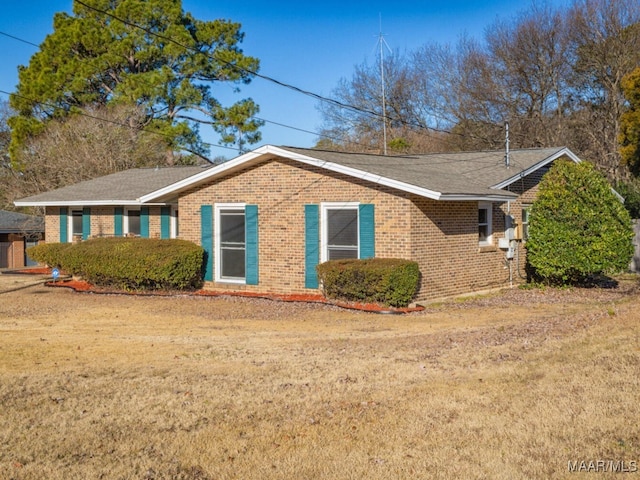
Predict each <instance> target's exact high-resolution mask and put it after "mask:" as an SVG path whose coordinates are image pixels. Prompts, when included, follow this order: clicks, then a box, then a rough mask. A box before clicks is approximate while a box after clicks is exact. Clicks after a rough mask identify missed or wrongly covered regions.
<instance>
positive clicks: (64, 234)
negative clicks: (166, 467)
mask: <svg viewBox="0 0 640 480" xmlns="http://www.w3.org/2000/svg"><path fill="white" fill-rule="evenodd" d="M68 241H69V210H68V209H67V207H60V243H66V242H68Z"/></svg>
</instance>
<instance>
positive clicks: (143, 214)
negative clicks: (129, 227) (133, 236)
mask: <svg viewBox="0 0 640 480" xmlns="http://www.w3.org/2000/svg"><path fill="white" fill-rule="evenodd" d="M140 236H141V237H142V238H149V207H142V208H141V209H140Z"/></svg>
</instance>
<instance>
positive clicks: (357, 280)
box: [316, 258, 420, 307]
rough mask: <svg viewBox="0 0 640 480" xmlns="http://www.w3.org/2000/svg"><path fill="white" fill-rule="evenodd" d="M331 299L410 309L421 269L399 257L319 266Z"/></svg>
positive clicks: (330, 262) (331, 262) (320, 277)
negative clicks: (408, 307) (407, 307)
mask: <svg viewBox="0 0 640 480" xmlns="http://www.w3.org/2000/svg"><path fill="white" fill-rule="evenodd" d="M316 270H317V272H318V276H319V279H320V281H321V282H322V288H323V290H324V295H325V296H326V297H327V298H333V299H339V300H346V301H355V302H365V303H380V304H383V305H387V306H391V307H406V306H407V305H409V303H410V302H411V300H412V299H413V297H414V296H415V295H416V292H417V291H418V284H419V281H420V270H419V268H418V264H417V263H416V262H413V261H409V260H403V259H397V258H372V259H366V260H356V259H350V260H330V261H328V262H324V263H321V264H320V265H318V266H317V267H316Z"/></svg>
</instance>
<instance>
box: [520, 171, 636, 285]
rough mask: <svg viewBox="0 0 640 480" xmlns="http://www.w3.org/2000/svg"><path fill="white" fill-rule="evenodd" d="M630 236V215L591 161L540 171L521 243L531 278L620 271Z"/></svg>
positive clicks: (562, 280) (580, 279)
mask: <svg viewBox="0 0 640 480" xmlns="http://www.w3.org/2000/svg"><path fill="white" fill-rule="evenodd" d="M632 240H633V229H632V226H631V218H630V217H629V213H628V212H627V210H626V209H625V208H624V206H623V204H622V202H621V201H620V200H619V199H618V198H617V197H616V195H615V194H614V193H613V192H612V190H611V186H610V185H609V184H608V183H607V181H606V179H605V178H604V177H603V176H602V175H601V174H599V173H598V172H597V171H596V170H595V168H594V167H593V165H591V164H589V163H587V162H581V163H579V164H576V163H574V162H569V161H557V162H556V163H555V164H554V165H553V167H552V168H551V169H550V170H549V172H547V173H546V174H545V176H544V177H543V179H542V181H541V182H540V190H539V192H538V197H537V199H536V200H535V201H534V203H533V205H532V207H531V215H530V220H529V238H528V239H527V244H526V246H527V260H528V262H529V269H530V272H531V273H532V277H533V279H534V280H536V281H541V282H543V283H548V284H578V283H585V282H587V281H588V280H589V279H590V278H591V277H593V276H595V275H599V274H610V273H616V272H620V271H623V270H625V269H626V268H627V267H628V265H629V261H630V259H631V256H632V255H633V244H632Z"/></svg>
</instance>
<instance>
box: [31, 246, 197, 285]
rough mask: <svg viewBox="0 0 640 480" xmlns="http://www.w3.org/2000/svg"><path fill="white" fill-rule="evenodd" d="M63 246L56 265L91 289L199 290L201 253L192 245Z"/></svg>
mask: <svg viewBox="0 0 640 480" xmlns="http://www.w3.org/2000/svg"><path fill="white" fill-rule="evenodd" d="M63 245H68V247H67V248H64V249H61V250H60V252H59V259H58V260H59V262H58V265H59V266H60V267H61V268H62V269H63V270H64V271H65V272H67V273H70V274H72V275H78V276H81V277H82V278H84V279H85V280H87V281H88V282H90V283H93V284H94V285H100V286H110V287H115V288H121V289H126V290H145V289H146V290H154V289H171V290H173V289H177V290H188V289H195V288H199V287H201V286H202V261H203V258H204V250H203V249H202V248H201V247H200V246H198V245H196V244H194V243H192V242H187V241H185V240H177V239H171V240H156V239H147V238H122V237H119V238H96V239H91V240H87V241H85V242H80V243H77V244H63ZM32 258H33V257H32Z"/></svg>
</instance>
